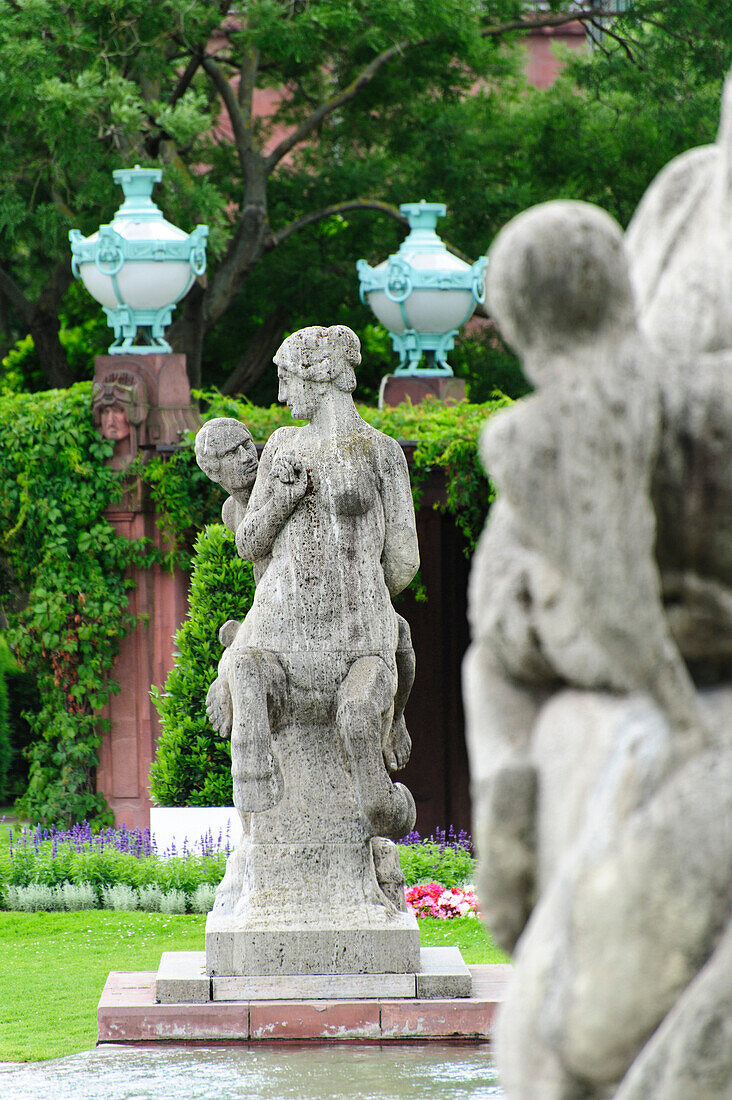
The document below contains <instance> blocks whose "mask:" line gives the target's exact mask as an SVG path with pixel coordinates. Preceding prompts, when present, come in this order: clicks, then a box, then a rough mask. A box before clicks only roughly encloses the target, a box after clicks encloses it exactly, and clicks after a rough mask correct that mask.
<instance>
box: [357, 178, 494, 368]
mask: <svg viewBox="0 0 732 1100" xmlns="http://www.w3.org/2000/svg"><path fill="white" fill-rule="evenodd" d="M399 209H400V210H401V212H402V213H403V214H405V215H406V216H407V219H408V221H409V229H410V232H409V236H408V237H406V238H405V239H404V241H402V244H401V246H400V248H399V251H398V252H396V253H395V254H394V255H392V256H389V258H388V259H387V260H384V261H383V263H380V264H378V265H377V266H376V267H370V266H369V264H368V263H367V262H366V260H359V261H358V262H357V264H356V268H357V270H358V277H359V281H360V295H361V301H362V302H365V303H366V304H367V305H368V306H370V308H371V309H372V310H373V312H374V314H375V316H376V319H377V320H378V321H380V322H381V324H382V325H384V327H385V328H387V329H388V330H389V335H390V336H391V340H392V344H393V346H394V350H395V351H396V352H397V353H398V355H399V366H398V367H397V368H396V370H395V372H394V375H395V376H396V377H399V376H411V377H417V378H430V377H432V378H435V377H442V378H451V377H452V367H450V365H449V363H448V362H447V353H448V352H449V351H450V350H451V349H452V348H453V347H454V346H455V337H456V336H457V333H458V329H459V328H460V327H461V326H462V325H464V324H465V322H466V321H467V320H468V318H469V317H471V316H472V314H473V311H474V310H475V306H476V304H477V303H478V302H483V301H484V299H485V268H486V259H485V257H484V256H483V257H481V258H480V259H479V260H476V261H475V263H474V264H468V263H465V261H464V260H460V259H458V257H457V256H453V255H452V253H451V252H448V250H447V248H446V247H445V244H444V243H443V241H441V240H440V238H439V237H438V236H437V233H436V232H435V226H436V225H437V219H438V218H442V217H444V216H445V214H446V213H447V207H446V206H445V205H444V203H441V202H425V201H424V199H423V200H422V201H421V202H405V203H402V204H401V206H400V207H399ZM423 359H424V364H423V365H421V364H422V360H423Z"/></svg>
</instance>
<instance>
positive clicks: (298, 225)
mask: <svg viewBox="0 0 732 1100" xmlns="http://www.w3.org/2000/svg"><path fill="white" fill-rule="evenodd" d="M349 210H376V211H378V212H379V213H380V214H387V215H388V216H389V217H391V218H394V219H395V220H396V221H398V222H399V223H400V224H401V225H403V226H408V225H409V222H408V221H407V219H406V218H405V217H404V215H403V214H401V213H400V212H399V210H398V208H397V207H396V206H392V205H391V204H390V203H388V202H379V200H378V199H349V200H348V201H347V202H337V203H334V204H333V206H324V207H323V208H322V210H312V211H311V212H310V213H309V214H303V216H302V217H301V218H297V219H296V220H295V221H294V222H289V224H288V225H285V226H283V228H282V229H280V230H278V232H277V233H272V234H270V236H269V238H268V240H267V245H266V248H267V251H268V252H271V251H272V249H273V248H277V246H278V245H281V244H282V242H283V241H286V240H287V238H288V237H291V236H292V234H293V233H297V232H298V231H299V230H300V229H305V227H306V226H308V225H312V224H313V223H314V222H319V221H323V219H324V218H330V217H332V215H333V214H345V213H347V211H349Z"/></svg>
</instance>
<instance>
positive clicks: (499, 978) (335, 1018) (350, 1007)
mask: <svg viewBox="0 0 732 1100" xmlns="http://www.w3.org/2000/svg"><path fill="white" fill-rule="evenodd" d="M469 969H470V973H471V975H472V978H473V995H472V997H462V998H456V999H455V1000H429V1001H427V1000H408V999H404V1000H370V1001H362V1000H359V1001H346V1000H338V1001H240V1002H233V1001H215V1002H210V1003H209V1004H156V1002H155V978H156V973H155V971H137V972H132V973H121V972H119V971H112V973H111V974H110V975H109V977H108V979H107V984H106V985H105V987H104V992H103V993H102V996H101V1000H100V1001H99V1007H98V1009H97V1020H98V1042H100V1043H151V1042H181V1041H186V1042H212V1041H217V1040H221V1041H225V1042H232V1041H234V1042H237V1041H238V1042H242V1041H243V1042H251V1041H256V1040H265V1041H272V1040H288V1039H290V1040H297V1041H302V1040H303V1039H317V1040H319V1041H320V1042H323V1041H324V1040H325V1041H340V1040H350V1041H355V1042H374V1041H375V1042H383V1041H384V1040H387V1039H395V1040H398V1041H400V1042H404V1041H405V1040H410V1039H416V1040H419V1041H420V1042H424V1041H425V1040H430V1039H438V1040H441V1041H443V1042H444V1041H445V1040H446V1039H462V1040H466V1039H468V1040H478V1041H485V1040H486V1039H490V1037H491V1031H492V1027H493V1019H494V1015H495V1011H496V1007H497V1005H498V1004H500V1002H501V1001H502V1000H503V995H504V990H505V987H506V983H507V981H508V978H509V975H510V972H511V967H510V966H508V965H505V964H493V965H483V966H471V967H470V968H469Z"/></svg>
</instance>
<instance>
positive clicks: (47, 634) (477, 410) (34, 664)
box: [0, 382, 508, 825]
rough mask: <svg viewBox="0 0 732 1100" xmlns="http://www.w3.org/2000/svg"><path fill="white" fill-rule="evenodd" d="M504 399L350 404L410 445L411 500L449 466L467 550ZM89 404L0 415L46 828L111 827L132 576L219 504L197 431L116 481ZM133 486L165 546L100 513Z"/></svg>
mask: <svg viewBox="0 0 732 1100" xmlns="http://www.w3.org/2000/svg"><path fill="white" fill-rule="evenodd" d="M197 396H198V397H199V399H200V401H201V404H202V408H203V418H204V419H208V418H210V417H213V416H236V417H239V418H240V419H242V420H244V422H245V423H246V424H247V425H248V427H249V429H250V430H251V432H252V434H253V436H254V438H255V440H257V441H259V442H264V441H265V440H266V439H267V438H268V437H269V435H270V434H271V433H272V431H274V429H275V428H277V427H279V426H280V425H282V424H291V423H292V420H291V418H290V414H289V411H288V410H287V409H284V408H280V407H273V408H267V409H263V408H257V407H255V406H253V405H250V404H248V403H246V402H242V401H235V400H233V399H231V398H224V397H222V396H221V395H220V394H218V393H210V392H209V393H205V394H199V395H197ZM507 400H508V399H506V398H503V397H501V396H498V397H497V398H496V399H495V400H494V401H491V402H487V403H485V404H483V405H468V404H467V403H462V404H460V405H457V406H454V407H446V406H444V405H441V404H439V403H438V402H432V401H427V402H424V403H422V404H421V405H418V406H414V407H412V406H400V407H399V408H397V409H390V410H381V411H379V410H376V409H370V408H365V407H359V412H360V413H361V415H362V416H363V417H364V419H366V420H368V421H369V422H370V423H372V424H373V425H374V427H377V428H379V429H380V430H381V431H384V432H386V433H387V434H389V435H392V436H394V437H396V438H399V439H404V440H412V441H413V442H414V443H415V449H414V453H413V456H412V474H413V485H414V490H415V495H416V497H417V498H418V497H419V494H420V491H421V486H422V485H423V484H424V480H425V478H426V477H427V476H428V475H429V473H430V472H431V471H432V470H433V469H436V468H440V469H442V470H444V472H445V474H446V485H447V493H446V501H445V504H444V507H445V508H446V510H447V511H449V512H450V514H452V515H453V516H454V518H455V521H456V523H457V524H458V526H459V527H460V529H461V530H462V531H463V533H464V535H465V536H466V547H467V549H468V551H469V550H470V549H471V548H472V546H473V545H474V542H475V539H476V538H477V535H478V533H479V532H480V528H481V526H482V524H483V520H484V517H485V513H486V510H487V508H488V505H489V500H490V487H489V484H488V483H487V482H486V480H485V477H484V475H483V473H482V471H481V469H480V464H479V461H478V457H477V448H476V441H477V436H478V432H479V430H480V427H481V425H482V424H483V423H484V421H485V419H486V418H487V416H489V415H490V413H491V412H493V410H494V409H495V408H496V407H498V406H500V405H503V404H505V403H506V402H507ZM90 404H91V388H90V383H88V382H86V383H79V384H78V385H76V386H74V387H72V388H71V389H69V390H63V391H56V390H52V391H49V392H46V393H37V394H13V395H7V394H6V395H4V396H3V401H2V403H1V405H2V407H1V408H0V532H1V533H0V581H1V582H2V588H1V589H0V621H1V620H2V619H3V618H4V619H5V620H6V622H7V624H8V640H9V641H10V643H11V645H12V648H13V652H14V655H15V658H16V660H17V661H18V662H19V663H20V665H21V666H22V667H23V668H24V669H25V670H26V672H27V673H29V674H30V675H32V676H33V677H34V678H35V679H36V681H37V686H38V697H39V700H40V702H39V707H38V709H37V710H36V711H35V712H33V713H31V714H29V715H28V720H29V722H30V725H31V732H32V742H31V745H30V749H29V763H30V778H29V785H28V789H27V792H26V794H25V796H24V798H23V806H22V809H23V810H24V811H25V812H26V813H27V814H28V815H29V816H30V817H31V818H32V819H33V820H34V821H40V822H43V823H47V824H50V823H51V822H55V823H59V824H65V825H68V824H69V823H72V822H74V821H80V820H82V819H84V818H86V819H87V820H89V821H91V822H95V823H98V824H101V823H105V822H107V821H109V820H111V813H110V811H109V809H108V808H107V806H106V804H105V801H104V798H103V796H101V795H100V794H98V793H97V792H96V768H97V764H98V749H99V744H100V742H101V737H102V733H103V732H104V720H103V719H102V718H101V717H100V713H99V712H100V711H101V710H102V709H103V708H104V706H105V705H106V703H107V701H108V699H109V696H110V694H111V693H113V692H116V691H117V690H119V688H118V685H117V684H116V682H115V681H114V679H113V677H112V676H111V675H110V673H111V672H112V670H113V665H114V661H115V658H116V657H117V654H118V652H119V647H120V643H121V641H122V639H123V637H124V635H125V634H126V633H127V631H129V630H130V629H131V628H132V626H133V625H134V618H133V616H132V614H131V612H130V610H129V606H128V594H129V589H130V587H131V585H133V583H134V582H133V581H132V580H131V579H130V569H131V567H132V566H136V567H137V568H147V567H150V566H151V565H152V564H153V563H154V562H157V563H159V564H162V565H163V566H164V567H166V568H170V569H172V568H174V567H176V566H177V567H184V568H190V565H191V546H192V542H193V538H194V537H195V534H196V533H197V532H199V531H201V530H202V529H203V528H204V527H205V526H206V524H207V523H209V522H212V521H215V520H216V519H217V518H218V513H219V509H220V506H221V503H222V499H223V497H222V494H221V492H220V490H218V488H217V487H216V486H214V485H213V484H212V483H211V482H209V481H208V480H207V479H206V478H205V477H204V475H203V474H202V473H201V472H200V471H199V470H198V467H197V466H196V463H195V458H194V454H193V447H192V441H193V435H192V434H190V435H189V436H188V437H187V438H186V439H184V440H183V441H182V445H181V448H180V449H179V450H178V451H176V452H175V453H173V454H171V455H168V456H161V455H155V456H153V457H151V458H148V459H146V460H145V461H138V462H136V463H135V464H133V466H131V467H130V468H128V470H127V471H125V472H124V473H120V472H118V471H114V470H111V469H110V468H109V466H108V465H107V460H108V459H109V457H110V456H111V453H112V449H113V444H112V443H111V442H108V441H106V440H103V439H101V438H100V436H99V434H98V432H97V430H96V428H95V427H94V425H93V423H92V419H91V413H90ZM135 481H139V482H140V483H142V487H143V489H144V490H145V491H147V492H148V493H149V494H150V496H151V498H152V500H153V502H154V504H155V506H156V511H157V520H158V524H159V526H160V527H161V529H162V532H163V534H164V536H165V538H164V540H162V541H163V545H162V547H156V546H153V545H152V544H151V543H150V542H149V541H147V540H138V541H130V540H127V539H125V538H123V537H121V536H119V535H118V534H117V533H116V532H115V530H114V529H113V527H112V526H111V524H110V523H109V522H108V521H107V519H106V518H105V515H104V512H105V509H106V508H107V507H108V506H109V505H110V504H113V503H115V502H118V501H119V500H120V499H121V496H122V493H123V491H124V490H125V487H127V488H129V485H130V483H134V482H135ZM213 537H214V536H212V535H210V534H209V535H208V536H207V538H208V539H209V540H210V539H211V538H213ZM201 545H203V544H201V543H199V548H200V546H201ZM221 545H222V546H223V543H222V544H221ZM209 547H210V543H209ZM219 549H220V548H219ZM222 552H223V551H222ZM233 553H234V551H233V548H232V549H231V554H232V555H233ZM171 698H174V696H171ZM162 705H165V704H162ZM171 705H172V704H171ZM160 767H161V768H162V764H161V765H160Z"/></svg>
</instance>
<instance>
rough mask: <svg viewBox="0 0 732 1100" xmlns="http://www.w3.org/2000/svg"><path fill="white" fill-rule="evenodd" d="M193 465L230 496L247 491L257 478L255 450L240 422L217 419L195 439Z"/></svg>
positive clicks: (249, 435) (225, 418) (207, 424)
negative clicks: (194, 462)
mask: <svg viewBox="0 0 732 1100" xmlns="http://www.w3.org/2000/svg"><path fill="white" fill-rule="evenodd" d="M196 462H197V463H198V465H199V466H200V468H201V469H202V470H203V472H204V473H205V474H206V476H207V477H210V478H211V480H212V481H215V482H217V483H218V484H219V485H221V486H222V487H223V488H224V489H226V491H227V492H229V493H234V492H237V491H238V490H241V489H248V488H249V487H250V486H251V485H253V483H254V480H255V478H256V476H257V449H256V447H255V446H254V441H253V440H252V437H251V434H250V433H249V431H248V430H247V429H246V428H245V427H244V425H243V424H242V423H241V421H240V420H233V419H232V418H231V417H227V416H219V417H216V418H215V419H214V420H209V421H207V422H206V423H205V424H204V425H203V427H202V428H201V429H200V431H199V432H198V434H197V436H196Z"/></svg>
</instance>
